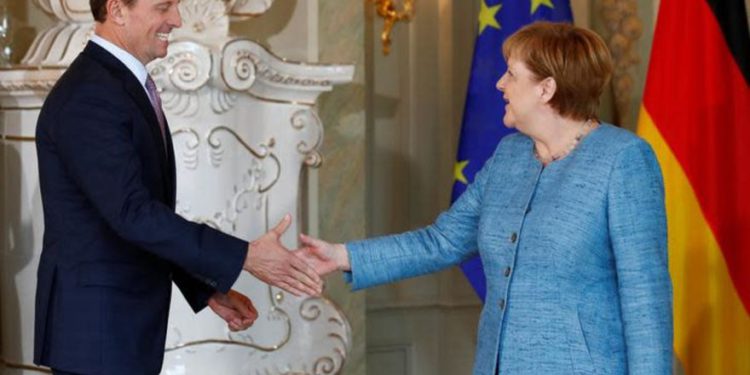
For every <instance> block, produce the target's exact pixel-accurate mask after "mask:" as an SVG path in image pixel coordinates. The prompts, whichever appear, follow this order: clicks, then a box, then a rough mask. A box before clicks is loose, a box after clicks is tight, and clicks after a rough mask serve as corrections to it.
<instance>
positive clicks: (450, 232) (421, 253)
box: [344, 143, 502, 290]
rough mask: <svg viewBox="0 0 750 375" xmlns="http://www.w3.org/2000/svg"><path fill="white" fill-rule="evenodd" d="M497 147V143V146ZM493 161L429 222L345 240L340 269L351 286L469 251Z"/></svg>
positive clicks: (422, 270)
mask: <svg viewBox="0 0 750 375" xmlns="http://www.w3.org/2000/svg"><path fill="white" fill-rule="evenodd" d="M500 147H502V143H501V144H500V145H499V146H498V148H497V149H500ZM495 154H497V151H495ZM495 159H496V157H495V156H493V158H492V159H490V160H489V161H488V162H487V163H485V165H484V167H483V168H482V169H481V170H480V171H479V172H478V173H477V175H476V178H475V179H474V182H472V183H471V184H470V185H469V186H468V187H467V188H466V191H465V192H464V193H463V194H461V196H460V197H459V199H458V200H456V201H455V202H454V203H453V205H452V206H451V207H450V208H449V209H448V210H447V211H445V212H443V213H441V214H440V216H438V218H437V220H435V223H434V224H432V225H430V226H427V227H425V228H422V229H418V230H414V231H410V232H405V233H401V234H395V235H390V236H383V237H378V238H372V239H366V240H361V241H353V242H349V243H347V244H346V248H347V250H348V251H349V263H350V266H351V272H347V273H345V274H344V278H345V280H346V281H347V282H351V284H352V289H354V290H357V289H362V288H367V287H370V286H373V285H379V284H384V283H390V282H394V281H397V280H402V279H406V278H409V277H415V276H420V275H424V274H428V273H432V272H435V271H439V270H441V269H444V268H447V267H449V266H452V265H455V264H458V263H460V262H462V261H464V260H466V259H468V258H470V257H471V256H473V255H475V254H476V251H477V248H478V246H477V228H478V225H479V218H480V214H481V208H482V199H483V191H484V186H485V184H486V182H487V180H488V178H489V175H490V174H491V173H492V170H493V164H494V160H495Z"/></svg>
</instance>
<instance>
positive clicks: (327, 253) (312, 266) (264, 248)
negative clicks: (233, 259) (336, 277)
mask: <svg viewBox="0 0 750 375" xmlns="http://www.w3.org/2000/svg"><path fill="white" fill-rule="evenodd" d="M291 222H292V218H291V216H290V215H286V216H284V218H283V219H282V220H281V221H280V222H279V223H278V224H277V225H276V226H275V227H274V228H273V229H271V230H270V231H269V232H267V233H266V234H264V235H263V236H261V237H259V238H258V239H256V240H255V241H253V242H251V243H250V244H249V245H248V249H247V257H245V263H244V264H243V266H242V268H243V269H244V270H245V271H247V272H249V273H250V274H252V275H253V276H255V277H256V278H258V279H259V280H261V281H263V282H265V283H267V284H270V285H273V286H277V287H279V288H281V289H284V290H286V291H287V292H289V293H292V294H294V295H295V296H298V297H299V296H302V295H310V296H317V295H320V293H322V292H323V279H322V278H321V277H322V276H325V275H327V274H329V273H331V272H334V271H337V270H349V269H350V267H349V255H348V254H347V251H346V247H345V246H344V245H343V244H330V243H328V242H325V241H322V240H319V239H316V238H312V237H309V236H306V235H304V234H301V235H300V241H301V243H302V247H300V248H299V249H297V250H295V251H289V250H288V249H287V248H285V247H284V246H283V245H282V244H281V235H282V234H284V232H285V231H286V230H287V228H289V224H291ZM208 305H209V307H211V309H212V310H213V311H214V312H215V313H216V314H217V315H219V316H220V317H221V318H222V319H224V320H225V321H226V322H227V324H228V326H229V329H230V330H232V331H241V330H244V329H247V328H248V327H250V326H251V325H252V324H253V322H254V321H255V319H257V317H258V312H257V310H256V309H255V307H254V306H253V304H252V302H251V301H250V299H249V298H247V297H246V296H245V295H243V294H242V293H239V292H237V291H234V290H230V291H229V292H228V293H227V294H223V293H220V292H216V293H214V295H213V296H211V298H209V300H208Z"/></svg>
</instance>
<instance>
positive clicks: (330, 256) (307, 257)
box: [294, 234, 350, 276]
mask: <svg viewBox="0 0 750 375" xmlns="http://www.w3.org/2000/svg"><path fill="white" fill-rule="evenodd" d="M299 239H300V242H301V244H302V246H301V247H300V248H299V249H298V250H297V251H295V252H294V255H295V256H297V257H299V258H300V259H302V260H304V261H305V262H306V263H307V264H308V265H309V266H310V267H312V268H313V269H314V270H315V272H317V273H318V275H321V276H325V275H327V274H329V273H331V272H334V271H339V270H340V271H348V270H349V269H350V266H349V253H348V252H347V250H346V246H344V244H331V243H328V242H325V241H323V240H320V239H318V238H314V237H310V236H307V235H304V234H300V235H299Z"/></svg>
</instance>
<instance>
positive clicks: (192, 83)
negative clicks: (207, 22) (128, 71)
mask: <svg viewBox="0 0 750 375" xmlns="http://www.w3.org/2000/svg"><path fill="white" fill-rule="evenodd" d="M149 68H150V69H149V74H151V77H153V78H154V81H155V82H156V83H157V86H159V87H160V88H161V89H162V90H164V91H175V92H177V93H180V92H185V91H187V92H193V91H197V90H198V89H200V88H201V87H203V86H204V85H205V84H206V83H208V80H209V78H210V74H211V70H212V59H211V51H210V50H209V49H208V48H206V47H204V46H203V45H200V44H198V43H195V42H191V41H181V42H175V43H172V44H171V46H170V53H169V55H168V56H167V57H166V58H163V59H160V60H157V61H154V62H153V63H151V64H150V65H149Z"/></svg>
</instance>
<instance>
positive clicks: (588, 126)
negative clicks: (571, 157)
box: [534, 119, 598, 166]
mask: <svg viewBox="0 0 750 375" xmlns="http://www.w3.org/2000/svg"><path fill="white" fill-rule="evenodd" d="M597 126H598V123H595V122H592V121H591V119H587V120H586V121H585V122H584V123H583V125H581V128H580V129H579V130H578V134H576V136H575V138H573V140H572V141H570V144H568V146H567V147H565V148H564V149H563V150H562V151H560V152H558V153H557V154H555V155H550V156H548V157H542V156H541V155H539V152H538V151H537V149H536V146H534V157H536V158H537V160H539V161H540V162H541V163H542V164H543V165H545V166H546V165H547V164H549V163H552V162H554V161H558V160H560V159H562V158H564V157H566V156H567V155H568V154H570V153H571V152H573V150H575V148H576V147H577V146H578V144H579V143H580V142H581V140H582V139H583V138H584V137H586V136H587V135H588V134H589V133H591V131H592V130H594V129H595V128H596V127H597Z"/></svg>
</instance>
